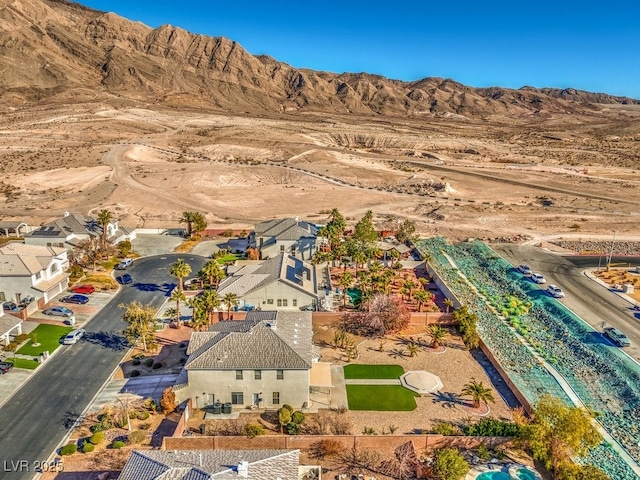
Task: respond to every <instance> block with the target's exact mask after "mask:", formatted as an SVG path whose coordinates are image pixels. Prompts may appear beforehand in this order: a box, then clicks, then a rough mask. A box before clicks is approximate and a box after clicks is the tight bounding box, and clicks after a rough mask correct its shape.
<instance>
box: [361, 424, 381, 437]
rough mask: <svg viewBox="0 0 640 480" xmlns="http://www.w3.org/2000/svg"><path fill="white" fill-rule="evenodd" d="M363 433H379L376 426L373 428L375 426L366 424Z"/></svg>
mask: <svg viewBox="0 0 640 480" xmlns="http://www.w3.org/2000/svg"><path fill="white" fill-rule="evenodd" d="M362 434H363V435H377V433H376V429H375V428H373V427H367V426H365V427H364V428H363V429H362Z"/></svg>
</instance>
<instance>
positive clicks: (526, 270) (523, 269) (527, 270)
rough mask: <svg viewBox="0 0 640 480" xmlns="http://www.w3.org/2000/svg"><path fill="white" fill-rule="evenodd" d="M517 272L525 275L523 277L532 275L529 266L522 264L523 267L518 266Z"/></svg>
mask: <svg viewBox="0 0 640 480" xmlns="http://www.w3.org/2000/svg"><path fill="white" fill-rule="evenodd" d="M518 271H519V272H520V273H523V274H525V275H531V273H532V272H531V267H530V266H529V265H524V264H523V265H520V266H519V267H518Z"/></svg>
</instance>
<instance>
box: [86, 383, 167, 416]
mask: <svg viewBox="0 0 640 480" xmlns="http://www.w3.org/2000/svg"><path fill="white" fill-rule="evenodd" d="M176 378H178V375H150V376H148V377H137V378H116V379H113V380H111V381H110V382H109V383H108V384H107V386H106V387H105V388H104V390H102V391H101V392H100V394H99V395H98V396H97V397H96V399H95V401H94V402H93V404H92V405H91V407H90V409H89V412H99V411H101V410H102V409H103V408H104V407H105V406H107V405H115V404H117V403H118V400H119V399H125V398H129V399H133V400H142V399H145V398H149V397H151V398H153V399H154V400H155V401H156V403H157V402H159V401H160V398H161V397H162V392H163V390H164V389H165V388H167V387H171V386H173V384H174V383H175V381H176Z"/></svg>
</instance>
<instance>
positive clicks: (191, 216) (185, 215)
mask: <svg viewBox="0 0 640 480" xmlns="http://www.w3.org/2000/svg"><path fill="white" fill-rule="evenodd" d="M195 221H196V212H182V217H180V220H179V222H180V223H186V224H187V237H190V236H191V233H192V232H193V222H195Z"/></svg>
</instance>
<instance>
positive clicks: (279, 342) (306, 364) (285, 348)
mask: <svg viewBox="0 0 640 480" xmlns="http://www.w3.org/2000/svg"><path fill="white" fill-rule="evenodd" d="M312 331H313V330H312V325H311V312H296V311H292V312H284V311H280V312H268V311H251V312H247V318H246V320H240V321H236V320H231V321H223V322H218V323H216V324H214V325H212V326H211V327H210V331H209V332H194V333H192V334H191V341H190V342H189V348H188V349H187V354H188V355H189V359H188V360H187V362H186V364H185V368H186V369H187V370H191V369H199V370H200V369H204V370H236V369H238V370H240V369H265V370H266V369H309V368H311V363H312V361H313V352H312V349H311V345H312V341H311V340H312Z"/></svg>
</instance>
